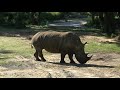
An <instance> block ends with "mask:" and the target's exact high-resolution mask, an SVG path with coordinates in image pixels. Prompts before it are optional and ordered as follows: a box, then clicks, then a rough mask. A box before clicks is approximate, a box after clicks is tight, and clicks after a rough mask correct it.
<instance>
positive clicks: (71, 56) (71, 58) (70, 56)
mask: <svg viewBox="0 0 120 90" xmlns="http://www.w3.org/2000/svg"><path fill="white" fill-rule="evenodd" d="M68 57H69V59H70V63H75V62H74V60H73V54H72V53H69V54H68Z"/></svg>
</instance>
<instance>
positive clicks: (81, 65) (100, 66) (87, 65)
mask: <svg viewBox="0 0 120 90" xmlns="http://www.w3.org/2000/svg"><path fill="white" fill-rule="evenodd" d="M48 63H52V64H58V65H64V66H76V67H98V68H115V67H114V66H107V65H96V64H76V63H75V64H70V63H64V64H61V63H58V62H48Z"/></svg>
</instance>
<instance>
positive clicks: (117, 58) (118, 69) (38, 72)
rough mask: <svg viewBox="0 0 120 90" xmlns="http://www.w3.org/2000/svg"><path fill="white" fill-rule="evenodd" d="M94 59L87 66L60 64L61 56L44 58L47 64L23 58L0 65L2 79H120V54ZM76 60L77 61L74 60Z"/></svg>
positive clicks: (103, 55) (96, 56)
mask: <svg viewBox="0 0 120 90" xmlns="http://www.w3.org/2000/svg"><path fill="white" fill-rule="evenodd" d="M85 38H87V40H89V39H91V38H92V39H94V40H97V41H100V42H101V41H109V42H111V41H114V40H112V39H105V38H103V39H102V38H96V37H93V36H89V37H88V36H87V37H85ZM83 40H84V39H83ZM92 54H93V57H92V59H91V60H90V61H88V62H87V63H86V64H85V65H81V64H79V63H78V62H77V61H75V62H76V64H69V59H68V56H66V57H65V61H66V64H60V63H59V61H60V54H48V55H45V56H44V57H45V58H46V60H47V62H40V61H35V60H34V57H33V56H31V58H30V59H28V58H24V57H23V56H20V55H19V56H16V57H15V58H13V59H9V60H8V61H9V63H6V64H3V65H0V78H119V77H120V54H117V53H92ZM74 60H76V59H75V58H74Z"/></svg>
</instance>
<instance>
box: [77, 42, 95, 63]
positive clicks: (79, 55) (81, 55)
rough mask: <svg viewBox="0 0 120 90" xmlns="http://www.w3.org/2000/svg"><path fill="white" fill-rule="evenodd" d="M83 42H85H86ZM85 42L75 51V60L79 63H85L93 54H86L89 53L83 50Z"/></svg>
mask: <svg viewBox="0 0 120 90" xmlns="http://www.w3.org/2000/svg"><path fill="white" fill-rule="evenodd" d="M85 44H87V42H86V43H85ZM85 44H82V45H81V46H80V47H79V49H78V50H77V51H76V52H75V58H76V59H77V61H78V62H79V63H80V64H85V63H86V62H87V61H88V60H90V59H91V58H92V56H93V55H91V56H88V54H89V53H85V51H84V47H85Z"/></svg>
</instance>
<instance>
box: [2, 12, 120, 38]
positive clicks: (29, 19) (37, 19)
mask: <svg viewBox="0 0 120 90" xmlns="http://www.w3.org/2000/svg"><path fill="white" fill-rule="evenodd" d="M84 17H89V18H90V21H89V23H88V26H90V27H95V28H99V29H101V32H103V33H106V34H107V35H108V36H111V35H118V34H119V33H118V32H119V28H120V26H119V25H120V24H119V23H120V13H119V12H0V25H2V26H9V27H15V28H25V27H26V25H45V24H47V23H48V22H49V21H54V20H59V19H64V20H65V21H67V19H69V18H79V19H80V18H84Z"/></svg>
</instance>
